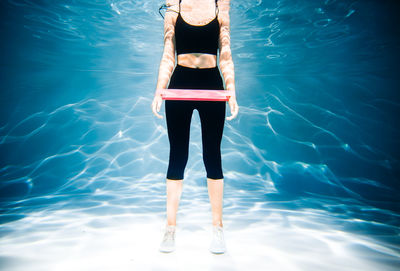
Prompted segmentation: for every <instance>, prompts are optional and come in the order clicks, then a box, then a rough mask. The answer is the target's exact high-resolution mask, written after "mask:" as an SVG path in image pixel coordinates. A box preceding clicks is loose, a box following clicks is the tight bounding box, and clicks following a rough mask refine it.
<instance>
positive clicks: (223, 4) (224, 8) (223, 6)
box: [178, 0, 231, 12]
mask: <svg viewBox="0 0 400 271" xmlns="http://www.w3.org/2000/svg"><path fill="white" fill-rule="evenodd" d="M178 1H179V0H178ZM230 2H231V1H230V0H218V1H217V6H218V10H219V12H229V7H230Z"/></svg>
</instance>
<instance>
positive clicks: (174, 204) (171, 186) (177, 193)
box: [167, 179, 183, 226]
mask: <svg viewBox="0 0 400 271" xmlns="http://www.w3.org/2000/svg"><path fill="white" fill-rule="evenodd" d="M182 182H183V180H169V179H167V225H169V226H170V225H173V226H176V213H177V212H178V207H179V200H180V198H181V194H182Z"/></svg>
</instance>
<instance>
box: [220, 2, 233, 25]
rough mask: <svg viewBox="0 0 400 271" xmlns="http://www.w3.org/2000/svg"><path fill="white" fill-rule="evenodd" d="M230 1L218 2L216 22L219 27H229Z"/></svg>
mask: <svg viewBox="0 0 400 271" xmlns="http://www.w3.org/2000/svg"><path fill="white" fill-rule="evenodd" d="M230 2H231V1H230V0H218V1H217V6H218V21H219V24H220V25H226V24H228V25H229V9H230Z"/></svg>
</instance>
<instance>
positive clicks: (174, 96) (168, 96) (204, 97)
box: [156, 88, 234, 101]
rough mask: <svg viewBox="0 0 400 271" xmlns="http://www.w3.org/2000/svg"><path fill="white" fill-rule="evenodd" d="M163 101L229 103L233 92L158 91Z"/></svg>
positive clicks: (214, 90)
mask: <svg viewBox="0 0 400 271" xmlns="http://www.w3.org/2000/svg"><path fill="white" fill-rule="evenodd" d="M156 93H157V94H161V97H162V99H163V100H186V101H229V98H230V97H231V96H232V94H234V93H233V91H232V90H216V89H172V88H170V89H158V90H157V92H156Z"/></svg>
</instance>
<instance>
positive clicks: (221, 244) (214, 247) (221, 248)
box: [210, 225, 226, 254]
mask: <svg viewBox="0 0 400 271" xmlns="http://www.w3.org/2000/svg"><path fill="white" fill-rule="evenodd" d="M225 251H226V246H225V238H224V231H223V228H222V227H221V226H219V225H217V226H213V234H212V241H211V245H210V252H212V253H216V254H219V253H224V252H225Z"/></svg>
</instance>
